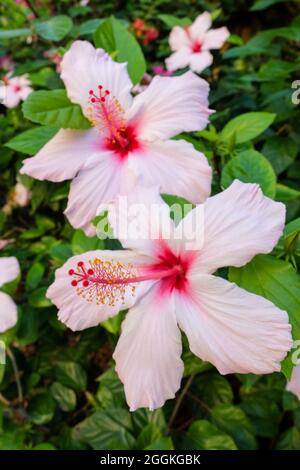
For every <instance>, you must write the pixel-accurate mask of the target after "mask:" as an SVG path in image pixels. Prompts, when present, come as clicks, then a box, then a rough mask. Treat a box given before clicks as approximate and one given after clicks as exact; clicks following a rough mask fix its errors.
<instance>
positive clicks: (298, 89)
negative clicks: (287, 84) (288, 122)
mask: <svg viewBox="0 0 300 470" xmlns="http://www.w3.org/2000/svg"><path fill="white" fill-rule="evenodd" d="M292 88H293V89H294V90H295V91H294V92H293V93H292V103H293V104H295V105H298V104H299V103H300V80H294V81H293V83H292Z"/></svg>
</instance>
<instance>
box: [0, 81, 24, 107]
mask: <svg viewBox="0 0 300 470" xmlns="http://www.w3.org/2000/svg"><path fill="white" fill-rule="evenodd" d="M1 94H2V99H1V102H2V103H3V104H4V106H6V107H7V108H15V107H16V106H18V104H19V103H20V101H21V97H20V95H19V93H16V91H15V89H14V87H12V86H9V85H8V86H5V87H4V88H3V92H2V93H1Z"/></svg>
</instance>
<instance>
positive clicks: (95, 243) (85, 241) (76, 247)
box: [72, 230, 104, 255]
mask: <svg viewBox="0 0 300 470" xmlns="http://www.w3.org/2000/svg"><path fill="white" fill-rule="evenodd" d="M103 249H104V242H103V240H99V238H97V237H87V236H86V235H85V233H84V232H83V231H82V230H76V231H75V233H74V235H73V238H72V251H73V254H74V255H81V254H82V253H85V252H87V251H92V250H103Z"/></svg>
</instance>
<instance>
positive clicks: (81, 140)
mask: <svg viewBox="0 0 300 470" xmlns="http://www.w3.org/2000/svg"><path fill="white" fill-rule="evenodd" d="M99 139H100V137H99V135H98V133H97V131H96V129H89V130H87V131H83V130H71V129H61V130H59V131H58V133H57V134H56V135H55V136H54V137H53V138H52V139H51V140H50V141H49V142H47V144H46V145H44V147H43V148H42V149H41V150H40V151H39V152H38V153H37V154H36V156H35V157H31V158H26V159H25V160H23V167H22V168H21V170H20V173H22V174H26V175H29V176H32V177H33V178H36V179H39V180H45V179H46V180H49V181H54V182H59V181H64V180H66V179H71V178H74V176H75V175H76V174H77V173H78V171H79V170H80V169H81V168H82V167H83V166H84V165H85V163H86V162H87V160H88V158H89V157H90V156H91V155H93V154H95V153H98V152H99V150H98V149H97V142H98V141H99Z"/></svg>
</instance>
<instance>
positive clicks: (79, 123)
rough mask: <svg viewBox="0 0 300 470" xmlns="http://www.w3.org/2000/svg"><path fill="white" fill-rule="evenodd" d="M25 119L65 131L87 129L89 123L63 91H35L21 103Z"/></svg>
mask: <svg viewBox="0 0 300 470" xmlns="http://www.w3.org/2000/svg"><path fill="white" fill-rule="evenodd" d="M22 109H23V113H24V116H25V118H26V119H29V120H30V121H33V122H38V123H39V124H43V125H45V126H50V127H62V128H65V129H88V128H89V127H90V123H89V121H88V120H87V119H86V118H85V117H84V116H83V114H82V111H81V108H80V106H79V105H77V104H73V103H72V102H71V101H70V100H69V98H68V97H67V94H66V91H65V90H52V91H44V90H42V91H35V92H33V93H31V94H30V95H29V96H28V98H27V100H26V101H25V102H24V103H23V107H22Z"/></svg>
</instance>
